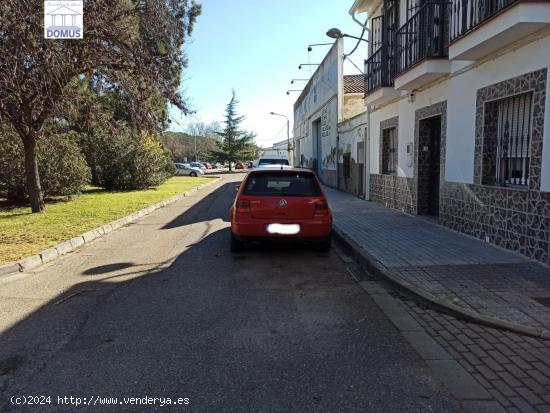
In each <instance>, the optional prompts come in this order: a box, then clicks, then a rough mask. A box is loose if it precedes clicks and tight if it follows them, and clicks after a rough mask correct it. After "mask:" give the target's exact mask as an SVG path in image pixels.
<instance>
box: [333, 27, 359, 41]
mask: <svg viewBox="0 0 550 413" xmlns="http://www.w3.org/2000/svg"><path fill="white" fill-rule="evenodd" d="M327 36H328V37H330V38H331V39H341V38H342V37H351V38H352V39H357V40H362V41H364V42H368V41H367V40H366V39H363V38H362V37H357V36H352V35H350V34H346V33H342V30H340V29H338V28H336V27H333V28H332V29H329V31H328V32H327Z"/></svg>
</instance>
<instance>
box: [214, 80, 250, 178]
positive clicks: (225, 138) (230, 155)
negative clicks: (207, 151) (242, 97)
mask: <svg viewBox="0 0 550 413" xmlns="http://www.w3.org/2000/svg"><path fill="white" fill-rule="evenodd" d="M238 104H239V101H238V100H237V98H236V95H235V90H233V91H232V96H231V100H230V101H229V103H228V104H227V108H226V110H225V121H224V124H225V128H224V130H223V131H222V132H217V134H218V135H219V136H220V137H221V141H220V142H217V144H218V149H217V150H214V151H212V153H211V155H212V159H216V160H218V161H223V162H229V170H230V171H231V162H237V161H245V160H252V159H254V158H256V157H257V155H258V151H259V149H258V147H257V146H256V144H255V143H254V138H255V137H256V135H254V134H253V133H251V132H248V131H246V130H243V129H241V128H240V125H241V123H242V121H243V120H244V118H245V117H244V116H240V115H239V114H238V113H237V105H238Z"/></svg>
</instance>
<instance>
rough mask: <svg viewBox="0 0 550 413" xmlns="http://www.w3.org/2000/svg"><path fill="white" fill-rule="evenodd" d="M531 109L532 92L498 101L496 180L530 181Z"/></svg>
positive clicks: (518, 183) (505, 182)
mask: <svg viewBox="0 0 550 413" xmlns="http://www.w3.org/2000/svg"><path fill="white" fill-rule="evenodd" d="M531 109H532V94H531V93H525V94H522V95H517V96H513V97H509V98H505V99H502V100H500V101H498V121H497V153H496V181H497V184H499V185H502V186H522V187H527V186H528V185H529V161H530V152H531V151H530V149H531V148H530V145H531Z"/></svg>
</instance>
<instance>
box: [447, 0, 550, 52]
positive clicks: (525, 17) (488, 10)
mask: <svg viewBox="0 0 550 413" xmlns="http://www.w3.org/2000/svg"><path fill="white" fill-rule="evenodd" d="M549 24H550V3H548V2H537V1H528V0H527V1H526V0H524V1H520V0H452V3H451V10H450V33H449V34H450V40H451V44H450V46H449V58H450V59H451V60H478V59H481V58H483V57H484V56H487V55H489V54H491V53H493V52H495V51H497V50H499V49H501V48H503V47H505V46H507V45H510V44H511V43H513V42H515V41H517V40H520V39H522V38H524V37H525V36H528V35H530V34H532V33H534V32H536V31H538V30H541V29H543V28H545V27H547V26H548V25H549Z"/></svg>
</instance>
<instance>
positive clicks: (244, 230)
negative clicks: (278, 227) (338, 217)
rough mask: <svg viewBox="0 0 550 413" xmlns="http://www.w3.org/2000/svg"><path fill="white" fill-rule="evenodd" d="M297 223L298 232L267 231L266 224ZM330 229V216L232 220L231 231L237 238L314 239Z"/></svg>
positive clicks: (321, 236)
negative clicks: (307, 218)
mask: <svg viewBox="0 0 550 413" xmlns="http://www.w3.org/2000/svg"><path fill="white" fill-rule="evenodd" d="M274 223H278V224H299V225H300V232H298V233H297V234H293V235H281V234H270V233H269V232H267V226H268V224H274ZM331 229H332V223H331V219H330V217H326V218H324V217H323V218H320V219H312V220H307V221H280V222H275V221H273V220H270V221H268V220H253V221H246V222H232V223H231V231H232V232H233V235H234V236H235V237H236V238H237V239H239V238H248V239H250V238H257V239H277V238H282V239H294V238H296V239H302V240H307V239H315V238H327V237H328V236H329V235H330V233H331Z"/></svg>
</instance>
